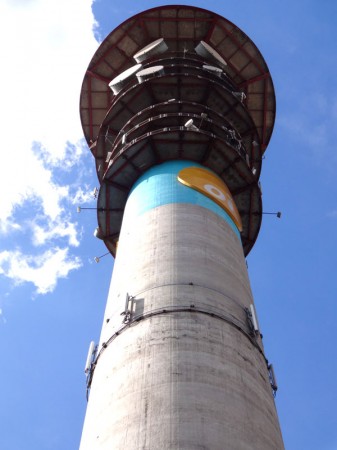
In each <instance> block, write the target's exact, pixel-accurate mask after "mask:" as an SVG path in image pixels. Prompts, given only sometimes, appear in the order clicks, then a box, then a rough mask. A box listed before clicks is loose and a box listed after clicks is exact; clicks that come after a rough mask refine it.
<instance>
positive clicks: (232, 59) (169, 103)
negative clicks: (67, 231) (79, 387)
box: [80, 5, 284, 450]
mask: <svg viewBox="0 0 337 450" xmlns="http://www.w3.org/2000/svg"><path fill="white" fill-rule="evenodd" d="M80 107H81V119H82V125H83V129H84V134H85V137H86V139H87V141H88V144H89V146H90V149H91V151H92V153H93V155H94V157H95V161H96V168H97V174H98V178H99V181H100V190H99V195H98V202H97V212H98V228H97V230H96V235H97V237H99V238H101V239H103V240H104V243H105V244H106V246H107V248H108V250H109V252H110V253H111V254H112V255H113V256H115V264H114V270H113V275H112V280H111V287H110V292H109V296H108V300H107V306H106V312H105V317H104V321H103V327H102V332H101V338H100V342H99V344H98V345H97V347H96V348H95V349H94V346H92V347H91V349H90V352H89V359H88V364H87V373H88V380H87V381H88V391H90V395H89V402H88V408H87V413H86V418H85V423H84V428H83V434H82V441H81V447H80V449H81V450H98V449H99V450H116V449H128V450H134V449H151V450H162V449H182V450H189V449H191V450H192V449H209V450H217V449H218V450H224V449H228V450H239V449H240V450H243V449H256V450H272V449H275V450H279V449H283V448H284V447H283V442H282V437H281V432H280V428H279V423H278V418H277V413H276V409H275V404H274V398H273V393H274V391H275V390H276V388H277V387H276V382H275V378H274V375H273V370H272V367H271V366H270V365H269V364H268V361H267V359H266V357H265V354H264V350H263V344H262V340H261V335H260V332H259V327H258V322H257V318H256V313H255V309H254V306H253V303H254V302H253V298H252V294H251V289H250V285H249V280H248V275H247V270H246V263H245V255H247V254H248V252H249V251H250V250H251V248H252V247H253V245H254V243H255V240H256V238H257V235H258V232H259V229H260V224H261V217H262V202H261V187H260V184H259V175H260V171H261V163H262V156H263V153H264V151H265V150H266V147H267V144H268V142H269V139H270V136H271V133H272V129H273V124H274V118H275V96H274V89H273V84H272V80H271V77H270V74H269V71H268V67H267V65H266V63H265V61H264V59H263V57H262V56H261V54H260V52H259V50H258V49H257V48H256V46H255V45H254V43H253V42H252V41H251V40H250V39H249V38H248V37H247V36H246V35H245V34H244V33H243V32H242V31H241V30H240V29H239V28H238V27H236V26H235V25H233V24H232V23H231V22H229V21H228V20H226V19H224V18H223V17H220V16H219V15H217V14H214V13H212V12H210V11H206V10H203V9H199V8H195V7H191V6H172V5H170V6H164V7H159V8H154V9H151V10H148V11H145V12H143V13H140V14H138V15H136V16H134V17H131V18H130V19H128V20H127V21H126V22H124V23H122V24H121V25H120V26H119V27H118V28H116V29H115V30H114V31H113V32H112V33H111V34H110V35H109V36H108V37H107V38H106V39H105V40H104V41H103V43H102V44H101V46H100V47H99V49H98V50H97V52H96V53H95V55H94V57H93V59H92V61H91V63H90V64H89V67H88V70H87V72H86V74H85V78H84V81H83V86H82V92H81V105H80Z"/></svg>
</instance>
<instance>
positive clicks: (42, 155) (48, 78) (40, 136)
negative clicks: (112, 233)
mask: <svg viewBox="0 0 337 450" xmlns="http://www.w3.org/2000/svg"><path fill="white" fill-rule="evenodd" d="M92 3H93V0H58V1H54V2H48V1H45V0H30V1H23V0H14V1H13V0H7V1H5V2H0V39H1V42H2V45H1V49H0V57H1V61H2V62H3V63H4V64H3V68H2V70H1V71H0V85H1V108H0V123H1V129H2V140H1V149H2V150H1V152H0V192H1V195H0V233H7V234H10V233H13V232H15V233H18V232H21V231H22V232H24V231H25V232H26V231H27V227H28V229H30V230H31V232H32V235H31V239H30V240H29V239H28V240H26V241H27V242H26V244H23V245H22V248H21V249H20V250H13V249H11V248H10V246H11V245H13V243H12V240H11V239H8V240H7V242H8V244H7V250H6V251H5V252H3V253H1V255H2V263H3V264H6V265H7V270H5V269H4V268H3V264H2V265H1V267H2V268H1V271H0V273H2V275H5V276H7V277H9V278H11V279H13V280H14V281H16V282H17V283H22V282H24V281H31V282H32V283H34V284H35V285H36V287H37V292H39V293H46V292H50V291H51V290H52V289H53V288H54V286H55V285H56V283H57V278H59V277H63V276H66V275H67V273H68V272H69V271H70V270H73V269H76V268H78V267H79V266H80V264H79V261H78V260H77V259H76V258H71V257H70V256H68V249H67V246H69V245H70V246H78V244H79V236H78V234H79V233H80V232H81V230H78V225H77V223H76V222H75V221H72V220H71V217H70V215H69V212H68V209H69V204H71V203H72V200H71V198H72V196H73V195H75V196H77V197H79V196H80V195H79V192H80V188H79V186H78V185H76V183H78V181H79V177H80V175H79V167H80V161H81V158H82V157H83V152H84V151H86V152H89V150H88V149H87V148H85V145H84V143H83V139H82V136H83V133H82V129H81V125H80V119H79V111H78V104H79V93H80V89H81V84H82V80H83V76H84V73H85V69H86V67H87V65H88V64H89V61H90V59H91V57H92V55H93V53H94V52H95V50H96V48H97V45H98V43H97V41H96V40H95V38H94V28H95V25H96V24H95V20H94V17H93V14H92V10H91V5H92ZM82 170H83V167H82ZM82 197H83V198H86V196H85V194H84V193H83V195H82ZM55 239H58V240H57V245H58V247H57V248H56V250H55V252H56V253H55V254H54V255H53V256H52V255H51V254H49V252H44V250H43V249H42V248H41V250H40V252H42V253H40V255H37V256H35V257H34V258H32V257H30V256H25V255H30V253H31V249H30V248H29V245H30V246H31V244H34V245H38V246H43V245H47V244H48V243H49V244H50V242H53V244H54V245H55ZM61 247H64V248H61ZM49 248H50V245H49ZM35 251H36V250H35ZM43 252H44V253H43ZM46 255H49V256H52V258H51V261H50V262H48V261H47V260H46V259H45V258H46ZM19 256H20V258H22V260H21V261H20V259H19ZM57 258H59V259H58V261H59V263H61V265H60V267H58V265H57V264H53V261H56V259H57ZM47 266H48V267H49V272H48V273H47V272H45V267H47ZM14 268H16V269H17V271H16V270H14ZM42 273H45V281H43V280H42V279H40V275H41V274H42ZM44 283H45V284H44Z"/></svg>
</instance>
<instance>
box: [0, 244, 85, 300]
mask: <svg viewBox="0 0 337 450" xmlns="http://www.w3.org/2000/svg"><path fill="white" fill-rule="evenodd" d="M80 267H81V261H80V259H79V258H78V257H71V256H69V254H68V249H67V248H63V249H61V248H58V247H55V248H52V249H49V250H47V251H45V252H44V253H42V254H39V255H25V254H23V253H21V252H20V251H19V250H14V251H4V252H1V253H0V274H2V275H4V276H6V277H7V278H10V279H11V280H12V281H13V282H14V283H15V284H22V283H24V282H30V283H33V285H34V286H35V287H36V293H37V294H47V293H48V292H52V291H53V290H54V288H55V286H56V284H57V280H58V279H59V278H66V277H67V276H68V274H69V272H70V271H72V270H75V269H78V268H80Z"/></svg>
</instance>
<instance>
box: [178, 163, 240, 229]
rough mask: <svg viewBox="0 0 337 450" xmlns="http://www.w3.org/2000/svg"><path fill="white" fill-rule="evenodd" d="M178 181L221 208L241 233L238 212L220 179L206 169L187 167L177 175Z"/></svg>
mask: <svg viewBox="0 0 337 450" xmlns="http://www.w3.org/2000/svg"><path fill="white" fill-rule="evenodd" d="M178 180H179V181H180V183H182V184H185V185H186V186H188V187H190V188H192V189H195V190H196V191H199V192H201V193H202V194H204V195H206V196H207V197H209V198H210V199H212V200H213V201H214V202H215V203H217V204H218V205H219V206H221V208H223V209H224V210H225V211H226V213H227V214H228V215H229V216H230V218H231V219H232V220H233V222H234V223H235V225H236V226H237V227H238V229H239V231H242V222H241V217H240V214H239V211H238V209H237V207H236V205H235V202H234V200H233V197H232V195H231V193H230V192H229V189H228V187H227V186H226V184H225V183H224V182H223V181H222V180H221V178H219V177H217V176H216V175H214V174H212V173H211V172H209V171H208V170H206V169H201V168H199V167H188V168H186V169H183V170H181V171H180V172H179V173H178Z"/></svg>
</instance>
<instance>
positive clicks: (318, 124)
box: [0, 0, 337, 450]
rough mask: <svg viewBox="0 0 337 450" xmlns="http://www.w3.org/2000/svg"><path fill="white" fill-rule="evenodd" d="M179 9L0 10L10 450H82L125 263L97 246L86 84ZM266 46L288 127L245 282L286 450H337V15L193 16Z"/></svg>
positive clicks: (1, 224) (333, 8) (71, 0)
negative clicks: (133, 31)
mask: <svg viewBox="0 0 337 450" xmlns="http://www.w3.org/2000/svg"><path fill="white" fill-rule="evenodd" d="M174 3H176V2H166V1H165V2H163V1H152V0H147V1H139V2H134V1H131V0H124V1H123V2H117V1H115V0H96V1H95V2H94V3H93V4H92V1H91V0H58V1H57V2H52V1H47V0H4V1H3V2H2V3H1V4H0V25H1V26H0V36H1V47H0V51H1V57H2V58H1V60H2V70H1V72H0V80H1V87H2V89H1V91H2V92H1V109H0V118H1V125H2V126H1V129H2V151H1V153H0V158H1V161H0V184H1V193H2V194H1V196H0V206H1V207H0V350H1V370H0V386H1V391H2V392H1V401H0V424H1V425H0V429H1V433H0V448H1V449H3V450H73V449H76V448H78V445H79V440H80V435H81V429H82V423H83V418H84V414H85V406H86V400H85V376H84V373H83V366H84V363H85V359H86V354H87V350H88V345H89V342H90V341H91V340H92V339H94V340H97V339H98V336H99V331H100V327H101V321H102V317H103V311H104V306H105V300H106V296H107V291H108V287H109V281H110V275H111V270H112V265H113V261H112V259H111V258H109V257H105V258H103V259H102V260H101V261H100V263H99V264H96V263H95V262H94V260H93V258H94V256H99V255H102V254H104V253H105V252H106V250H105V247H104V246H103V244H102V243H101V242H100V241H98V240H96V239H95V238H94V237H93V235H92V233H93V230H94V228H95V227H96V217H95V212H94V211H82V213H81V214H77V212H76V206H77V205H82V206H94V199H93V196H92V191H93V189H94V187H95V186H97V181H96V175H95V171H94V164H93V160H92V157H91V155H90V152H89V151H88V150H87V148H86V146H85V143H84V141H83V139H82V131H81V127H80V120H79V113H78V102H79V91H80V88H81V82H82V79H83V75H84V71H85V69H86V67H87V65H88V63H89V61H90V59H91V56H92V55H93V53H94V51H95V50H96V48H97V46H98V41H99V40H100V39H102V38H104V37H105V36H106V35H107V34H108V33H109V32H110V31H111V30H112V29H113V28H115V27H116V26H117V25H118V24H119V23H120V22H121V21H123V20H125V19H127V18H128V17H129V16H130V15H133V14H135V13H137V12H140V11H141V10H144V9H147V8H151V7H155V6H160V5H164V4H174ZM184 3H185V4H189V5H194V6H199V7H204V8H211V9H212V10H213V11H215V12H217V13H219V14H221V15H223V16H224V17H226V18H227V19H229V20H230V21H232V22H234V23H235V24H236V25H237V26H239V27H240V28H241V29H242V30H243V31H244V32H245V33H246V34H248V36H249V37H250V38H251V39H252V40H253V41H254V42H255V44H256V45H257V46H258V47H259V49H260V51H261V52H262V54H263V56H264V58H265V59H266V61H267V64H268V66H269V68H270V71H271V73H272V77H273V81H274V85H275V91H276V98H277V118H276V124H275V129H274V134H273V137H272V140H271V143H270V145H269V147H268V150H267V152H266V158H265V160H264V164H263V170H262V177H261V181H262V188H263V204H264V209H265V211H279V210H280V211H282V218H281V220H279V219H277V218H276V217H274V216H264V220H263V225H262V229H261V232H260V235H259V238H258V240H257V243H256V245H255V247H254V248H253V250H252V252H251V254H250V255H249V256H248V267H249V269H248V270H249V275H250V280H251V284H252V289H253V293H254V298H255V302H256V305H257V312H258V317H259V322H260V325H261V328H262V332H263V335H264V345H265V349H266V354H267V357H268V359H269V360H270V361H271V362H272V363H273V364H274V367H275V371H276V376H277V381H278V384H279V391H278V393H277V397H276V403H277V408H278V413H279V417H280V422H281V428H282V432H283V437H284V441H285V446H286V448H287V450H302V449H305V450H317V449H320V450H336V449H337V428H336V426H335V424H336V420H337V418H336V412H335V402H336V399H337V387H336V383H335V382H334V375H335V373H336V370H337V363H336V360H337V352H336V333H335V329H336V323H337V313H336V310H337V308H336V296H337V276H336V266H337V256H336V254H337V239H336V226H337V182H336V171H337V149H336V142H337V126H336V125H337V81H336V80H337V58H336V42H337V29H336V25H335V23H336V19H337V3H336V2H335V1H334V0H321V1H320V2H318V0H297V1H296V2H294V1H290V0H283V1H282V2H276V1H270V0H255V1H254V2H252V1H251V0H237V1H235V2H233V1H231V2H230V1H224V0H221V1H220V0H219V1H213V2H212V4H210V3H209V2H206V1H205V0H195V1H193V2H190V1H185V2H184Z"/></svg>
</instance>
